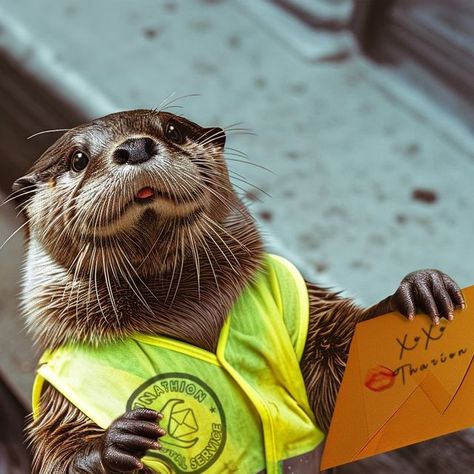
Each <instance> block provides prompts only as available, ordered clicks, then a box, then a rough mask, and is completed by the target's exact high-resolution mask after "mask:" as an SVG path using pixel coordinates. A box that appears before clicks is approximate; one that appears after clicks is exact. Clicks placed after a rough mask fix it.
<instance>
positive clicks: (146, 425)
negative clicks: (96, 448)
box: [101, 408, 166, 473]
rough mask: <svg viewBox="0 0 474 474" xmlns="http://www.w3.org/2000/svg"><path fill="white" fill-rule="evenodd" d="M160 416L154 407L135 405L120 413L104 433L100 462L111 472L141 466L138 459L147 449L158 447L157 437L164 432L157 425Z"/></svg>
mask: <svg viewBox="0 0 474 474" xmlns="http://www.w3.org/2000/svg"><path fill="white" fill-rule="evenodd" d="M161 419H162V415H161V413H158V412H156V411H154V410H147V409H145V408H138V409H136V410H133V411H129V412H127V413H124V414H123V415H122V416H121V417H119V418H117V419H116V420H115V421H114V422H112V424H111V425H110V426H109V427H108V429H107V430H106V432H105V433H104V437H103V443H102V450H101V458H102V464H103V465H104V467H105V468H106V469H107V471H108V472H111V473H118V472H120V473H122V472H133V471H135V470H137V469H142V468H143V463H142V462H141V461H140V458H142V457H143V456H144V455H145V451H146V450H148V449H160V448H161V445H160V443H158V441H157V439H158V438H159V437H161V436H164V435H165V434H166V431H165V430H164V429H163V428H161V427H160V426H158V424H157V423H156V422H157V420H161Z"/></svg>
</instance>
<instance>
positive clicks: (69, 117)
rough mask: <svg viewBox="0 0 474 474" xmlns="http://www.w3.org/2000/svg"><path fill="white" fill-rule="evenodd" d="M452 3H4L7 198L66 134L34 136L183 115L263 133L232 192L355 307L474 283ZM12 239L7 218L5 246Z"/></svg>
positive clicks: (467, 44) (8, 374) (12, 290)
mask: <svg viewBox="0 0 474 474" xmlns="http://www.w3.org/2000/svg"><path fill="white" fill-rule="evenodd" d="M449 5H450V6H449V7H448V6H447V2H444V1H442V0H429V1H427V0H410V1H408V0H386V1H378V2H377V1H376V2H374V1H370V0H356V1H354V2H353V1H351V0H273V1H271V0H227V1H225V0H186V1H183V0H181V1H178V0H174V1H172V0H140V1H137V2H129V1H125V0H115V1H111V0H100V1H79V0H65V1H62V2H57V1H54V0H42V1H40V2H35V1H32V0H29V1H28V0H16V1H15V2H11V1H9V0H0V48H1V50H0V138H1V140H0V141H1V143H0V153H1V155H2V156H1V160H0V170H1V173H0V174H1V176H0V189H1V192H2V193H3V194H4V195H7V194H8V192H9V189H8V188H9V185H10V183H11V181H12V180H13V179H14V178H15V177H19V176H21V173H22V172H23V171H25V170H26V169H27V168H28V167H29V166H30V165H31V163H32V161H33V160H34V159H35V158H37V157H38V156H39V154H40V153H41V151H43V150H44V149H45V148H46V147H47V146H48V144H50V143H52V142H53V141H54V139H55V138H57V136H58V135H55V134H51V135H42V136H40V137H37V138H34V139H32V140H29V141H26V137H27V136H28V135H30V134H33V133H35V132H39V131H41V130H44V129H49V128H64V127H70V126H73V125H76V124H78V123H81V122H82V121H85V120H87V119H89V118H92V117H95V116H98V115H103V114H106V113H110V112H114V111H117V110H122V109H129V108H139V107H147V108H153V107H157V106H159V105H160V104H161V103H162V102H163V101H168V102H169V101H174V102H173V103H172V106H177V107H179V108H176V109H173V108H171V109H170V111H175V112H178V113H182V114H183V115H185V116H186V117H188V118H190V119H192V120H194V121H196V122H198V123H200V124H203V125H208V126H211V125H219V126H225V125H230V124H232V123H235V122H240V123H241V124H242V125H241V126H243V127H247V128H250V129H251V130H253V131H254V132H255V134H256V135H255V136H251V135H231V136H230V137H229V140H228V147H229V148H235V149H238V150H240V151H242V152H245V153H247V154H248V157H249V159H248V162H246V163H243V162H242V161H246V160H244V159H241V158H238V157H236V156H235V155H233V154H232V150H229V154H228V158H229V165H230V167H231V169H233V170H234V171H235V172H236V173H239V175H235V176H236V178H235V180H234V183H235V185H236V188H238V189H239V191H240V192H241V194H242V196H243V198H244V199H245V201H246V202H247V203H248V204H249V205H250V207H251V210H252V212H253V213H254V215H255V217H256V218H257V220H258V221H259V223H260V224H261V226H262V229H263V230H264V231H265V232H266V235H267V239H268V241H269V242H270V245H271V246H272V248H276V249H278V251H280V252H283V253H284V254H286V255H288V256H289V257H290V258H292V259H293V260H295V261H296V262H297V263H298V264H299V266H300V267H301V268H302V269H303V270H304V272H305V273H306V275H307V276H308V277H309V278H311V279H313V280H315V281H316V282H320V283H323V284H331V285H333V286H335V287H337V288H341V289H345V290H346V294H348V295H350V296H354V297H356V298H357V300H358V301H359V302H361V304H372V303H375V302H376V301H378V300H380V299H382V298H384V297H385V296H387V295H388V294H390V293H392V292H393V291H394V290H395V289H396V287H397V285H398V282H399V281H400V279H401V278H402V277H403V276H404V275H405V274H406V273H408V272H410V271H412V270H415V269H418V268H424V267H436V268H440V269H442V270H444V271H445V272H447V273H448V274H450V275H452V276H453V277H454V278H455V279H456V280H457V281H458V283H459V284H460V285H461V286H467V285H470V284H473V283H474V269H473V267H471V264H472V262H473V261H474V258H473V257H474V251H473V249H472V247H471V245H470V244H471V242H470V238H471V236H472V235H473V233H474V222H473V220H472V219H471V218H470V216H471V215H473V211H474V199H473V198H472V191H471V179H473V178H474V154H473V149H474V147H473V145H474V137H473V134H472V129H473V124H474V104H473V95H472V92H473V90H472V88H473V84H474V81H472V77H473V75H472V73H473V71H474V60H473V57H474V54H473V49H474V45H473V43H474V42H473V41H472V39H473V38H472V36H473V34H472V32H473V31H474V27H473V25H474V6H473V5H472V2H470V1H469V0H453V1H452V2H449ZM189 94H199V95H198V96H192V97H186V96H188V95H189ZM233 160H241V161H233ZM262 167H264V168H267V169H269V170H270V171H266V170H264V169H263V168H262ZM240 188H242V189H241V190H240ZM267 193H268V195H269V196H268V195H267ZM20 225H21V220H20V219H18V218H16V217H15V210H14V208H13V206H12V205H11V204H7V205H5V206H3V207H2V208H1V209H0V238H1V241H2V242H3V241H4V240H5V239H6V238H7V237H8V236H9V235H10V234H11V233H12V232H13V231H14V230H15V229H16V228H17V227H18V226H20ZM21 254H22V235H21V232H18V233H17V234H16V235H14V236H13V237H12V238H11V239H10V240H9V242H8V243H7V244H6V245H5V247H4V248H3V249H2V251H1V253H0V265H1V270H0V271H1V274H0V368H1V371H2V372H3V374H4V377H5V378H6V379H7V381H8V384H9V386H10V387H11V389H12V391H13V392H15V393H16V394H17V395H18V396H19V398H20V399H21V400H23V401H24V403H25V404H27V403H28V402H29V393H30V387H31V381H32V375H33V370H34V365H35V354H34V351H33V349H32V348H31V342H30V339H29V338H28V336H27V335H26V334H25V333H24V331H23V329H22V327H23V326H22V321H21V320H20V319H19V317H18V309H17V292H18V280H19V267H20V263H21ZM405 470H406V469H405ZM366 472H368V471H366ZM386 472H395V471H386ZM407 472H412V471H407ZM413 472H415V471H413ZM433 472H434V471H433ZM440 472H441V471H440Z"/></svg>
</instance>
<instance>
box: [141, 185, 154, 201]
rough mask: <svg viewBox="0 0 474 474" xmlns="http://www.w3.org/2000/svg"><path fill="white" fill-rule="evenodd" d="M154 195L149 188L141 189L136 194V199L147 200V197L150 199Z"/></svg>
mask: <svg viewBox="0 0 474 474" xmlns="http://www.w3.org/2000/svg"><path fill="white" fill-rule="evenodd" d="M154 194H155V191H153V189H151V188H143V189H140V191H138V193H137V198H139V199H147V198H149V197H152V196H153V195H154Z"/></svg>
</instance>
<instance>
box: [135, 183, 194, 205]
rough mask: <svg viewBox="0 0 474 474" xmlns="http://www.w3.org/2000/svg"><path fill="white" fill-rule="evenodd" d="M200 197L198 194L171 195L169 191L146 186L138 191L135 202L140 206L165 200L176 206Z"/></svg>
mask: <svg viewBox="0 0 474 474" xmlns="http://www.w3.org/2000/svg"><path fill="white" fill-rule="evenodd" d="M198 197H199V196H198V195H197V193H192V194H189V195H187V196H176V195H174V194H170V193H169V192H167V191H163V190H161V189H156V188H151V187H149V186H146V187H144V188H141V189H140V190H138V191H137V193H136V194H135V197H134V201H135V202H136V203H138V204H147V203H150V202H152V201H154V200H155V199H164V200H166V201H170V202H172V203H174V204H184V203H190V202H193V201H195V200H196V199H197V198H198Z"/></svg>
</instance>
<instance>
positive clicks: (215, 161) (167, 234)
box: [16, 110, 390, 474]
mask: <svg viewBox="0 0 474 474" xmlns="http://www.w3.org/2000/svg"><path fill="white" fill-rule="evenodd" d="M170 117H171V118H172V119H173V120H176V121H177V122H178V123H179V124H181V125H182V126H183V127H185V129H186V130H187V134H188V135H189V137H190V140H189V143H188V142H187V145H186V146H185V147H181V148H180V147H179V146H178V147H173V146H171V144H167V143H166V142H165V140H163V139H162V136H163V126H164V125H163V124H164V123H165V121H166V120H168V119H169V118H170ZM221 132H222V131H220V132H219V129H203V128H201V127H199V126H198V125H196V124H193V123H192V122H189V121H186V120H185V119H181V118H179V117H174V116H171V114H164V113H157V112H154V111H143V110H141V111H131V112H127V113H121V114H115V115H112V116H109V117H105V118H103V119H100V120H98V121H94V122H92V123H91V124H86V125H84V126H81V127H78V128H76V129H74V130H72V131H70V132H67V133H66V134H65V135H64V136H63V137H62V138H61V139H60V140H58V142H57V143H56V144H55V145H53V147H51V148H50V149H49V150H47V151H46V153H45V154H44V155H43V157H41V158H40V160H39V161H38V162H37V164H35V166H34V167H33V168H32V170H31V173H30V174H29V175H28V176H27V177H25V178H23V180H20V182H19V183H17V186H16V193H17V196H20V195H23V196H24V197H26V199H25V200H24V204H23V206H24V210H25V214H26V217H27V219H28V220H29V221H28V222H29V225H28V226H27V236H28V253H27V261H26V265H25V268H26V275H25V281H24V295H25V297H24V299H23V310H24V313H25V315H26V318H27V321H28V326H29V329H30V331H31V332H32V334H33V337H34V340H35V342H36V344H37V345H38V346H39V347H40V348H41V349H46V348H54V347H58V346H60V345H61V344H63V343H65V342H66V341H71V340H72V341H78V342H84V343H89V344H100V343H101V342H104V341H109V340H112V339H115V338H122V337H126V336H127V335H129V334H130V333H132V332H135V331H139V332H143V333H150V334H163V335H167V336H171V337H175V338H177V339H180V340H184V341H187V342H190V343H191V344H194V345H196V346H198V347H201V348H204V349H207V350H209V351H214V350H215V348H216V343H217V339H218V336H219V332H220V330H221V327H222V325H223V322H224V320H225V317H226V315H227V313H228V311H229V309H230V307H231V306H232V304H233V302H234V301H235V300H236V298H237V297H238V296H239V294H240V292H241V290H242V289H243V287H244V286H245V285H246V284H247V283H248V281H249V280H250V279H251V278H252V276H253V275H254V274H255V272H256V271H257V269H258V268H259V266H260V262H261V257H262V244H261V239H260V235H259V232H258V231H257V229H256V226H255V223H254V221H253V219H252V217H251V216H250V214H249V213H248V212H247V210H246V208H245V207H244V206H243V205H242V204H241V202H240V201H239V199H238V198H237V196H236V195H235V194H234V192H233V190H232V187H231V185H230V181H229V180H228V174H227V169H226V167H225V163H224V161H223V152H222V149H223V143H224V138H223V132H222V133H221ZM98 134H99V135H100V137H102V140H96V136H97V135H98ZM137 134H138V135H146V136H153V137H160V146H161V144H162V145H163V147H164V148H165V149H166V153H169V155H170V156H171V157H173V158H176V160H177V161H176V163H178V165H179V163H181V164H180V165H179V166H182V168H181V169H182V173H184V174H185V175H186V173H187V174H188V176H190V174H189V173H191V171H193V172H195V173H198V174H199V173H201V174H200V176H201V177H200V178H199V179H200V180H202V183H204V184H203V185H202V186H201V185H200V186H196V187H195V188H193V189H189V188H187V187H186V186H185V185H184V184H183V183H184V182H183V183H180V182H177V181H176V179H177V178H176V176H173V175H169V176H168V180H167V181H166V180H165V181H164V182H160V183H159V185H160V186H164V187H165V189H166V190H167V191H174V192H175V197H174V199H176V200H178V201H179V200H186V199H187V198H189V197H190V196H191V195H193V196H194V195H195V196H197V198H196V199H197V200H198V201H199V202H200V203H201V208H202V209H201V210H199V212H197V213H196V215H194V214H191V217H190V216H189V215H183V216H178V217H177V218H174V217H170V216H167V217H166V218H162V217H161V216H160V215H159V214H157V213H156V210H153V209H152V210H149V211H146V212H145V213H143V215H142V216H140V217H139V218H138V217H136V216H134V215H133V214H132V215H131V217H130V219H132V220H133V219H134V218H136V219H137V220H136V222H134V223H133V225H131V226H130V228H127V229H120V228H119V229H115V228H114V232H113V235H109V234H108V233H107V232H106V231H104V233H103V235H100V236H99V237H97V236H95V237H91V236H90V235H87V232H88V230H87V229H84V228H83V221H84V220H85V219H84V212H86V211H91V212H92V211H93V210H94V209H101V208H100V207H98V206H99V205H100V202H101V200H104V199H107V195H106V196H105V197H104V195H103V194H102V195H101V194H99V193H98V192H100V190H103V189H104V186H105V185H107V186H111V191H110V192H111V193H112V194H113V189H114V188H113V186H114V185H115V184H114V183H113V182H112V181H110V182H109V181H108V182H107V183H105V182H102V181H101V183H102V184H101V185H100V186H99V190H98V191H97V190H94V189H89V191H87V186H88V185H87V183H88V182H92V183H94V182H95V181H94V180H96V181H97V180H100V179H102V175H104V173H105V171H104V168H101V166H103V165H104V163H105V162H106V159H108V156H109V154H110V146H109V148H107V147H105V148H104V143H106V144H107V143H109V144H110V143H112V144H114V146H116V145H117V144H119V143H120V141H121V140H122V141H123V140H124V139H125V138H127V137H128V136H130V135H132V136H133V135H137ZM78 137H79V138H78ZM81 140H82V142H89V143H91V142H92V143H93V144H94V146H95V147H96V149H95V150H92V151H91V152H90V153H91V154H95V155H97V156H98V157H99V158H97V159H96V162H95V163H93V164H91V165H90V166H89V167H88V168H87V169H86V171H85V173H84V175H83V176H81V177H80V178H79V177H75V176H74V175H71V172H70V171H69V170H68V164H67V159H65V157H67V156H69V155H70V154H71V148H72V146H71V144H72V143H77V142H78V141H79V142H80V141H81ZM94 140H95V141H94ZM183 156H187V157H188V158H189V160H190V162H189V163H188V162H186V160H185V159H184V158H183ZM196 156H198V158H199V159H198V160H195V161H196V162H195V163H193V164H192V166H195V168H190V166H191V164H190V163H191V162H192V161H193V158H194V159H195V158H196ZM180 160H181V161H180ZM178 165H176V166H178ZM168 171H169V170H168ZM165 175H166V173H165ZM64 176H69V178H67V179H65V178H64ZM202 183H201V184H202ZM207 186H209V187H212V193H211V192H209V193H207V194H206V193H205V192H204V191H203V192H202V193H201V191H202V190H203V189H204V190H206V189H208V188H207ZM71 188H72V189H71ZM84 188H86V191H87V192H86V191H84ZM201 188H202V189H201ZM94 191H95V192H94ZM81 192H82V193H85V198H84V199H85V200H84V201H83V202H82V206H86V207H85V208H84V209H85V211H81V210H80V209H81V207H80V206H79V203H81ZM127 192H128V191H127V189H126V187H125V186H124V189H121V190H120V192H119V191H117V192H116V202H115V201H114V202H112V199H111V198H109V201H108V204H107V209H106V211H103V208H102V210H101V211H97V212H96V215H97V217H94V222H93V223H94V225H102V224H104V225H105V228H106V229H107V225H108V220H110V215H111V212H109V209H114V212H115V211H117V212H122V211H123V212H128V211H127V207H126V206H127V202H128V201H130V199H131V197H133V192H136V190H135V191H131V192H129V194H127ZM196 193H197V194H196ZM200 193H201V194H200ZM206 196H207V197H206ZM206 199H207V201H206ZM87 206H88V207H87ZM94 206H97V207H96V208H94ZM170 206H171V204H170ZM124 209H125V210H124ZM179 209H181V208H179ZM185 209H186V208H185ZM113 215H114V214H113V213H112V216H113ZM160 219H162V220H161V221H160ZM157 221H158V222H159V224H157V223H156V222H157ZM51 223H53V225H52V224H51ZM154 226H156V227H154ZM144 229H145V230H144ZM76 235H81V236H82V237H81V238H80V239H79V238H76ZM94 235H95V234H94ZM117 235H119V237H120V238H119V237H117ZM157 236H158V237H160V238H159V239H158V238H157ZM176 242H179V243H180V244H179V245H177V244H176ZM120 246H125V248H126V249H127V255H128V256H129V258H130V260H131V262H129V263H130V268H132V267H134V268H137V274H136V275H133V274H132V273H131V270H129V272H130V273H128V274H127V273H126V272H124V271H123V268H122V265H123V266H125V267H127V268H128V264H126V262H125V261H124V260H123V258H122V259H121V257H118V259H119V262H117V258H114V259H111V255H115V254H116V252H117V251H118V250H114V249H116V248H118V247H120ZM150 248H152V249H153V251H152V252H150V254H149V255H148V250H149V249H150ZM144 253H147V255H146V258H147V264H146V265H144V266H141V262H143V260H144ZM74 255H76V256H78V257H76V258H73V256H74ZM163 256H164V257H163ZM197 257H199V258H197ZM91 262H92V263H91ZM120 262H121V263H120ZM93 263H94V264H95V267H94V266H91V265H92V264H93ZM112 269H113V270H114V271H113V270H112ZM198 274H199V278H197V275H198ZM198 283H199V284H198ZM307 286H308V294H309V299H310V324H309V334H308V338H307V343H306V347H305V351H304V354H303V359H302V361H301V369H302V373H303V376H304V380H305V383H306V387H307V391H308V395H309V400H310V403H311V406H312V408H313V410H314V413H315V415H316V419H317V422H318V424H319V426H320V427H321V428H322V429H323V430H327V428H328V426H329V422H330V419H331V416H332V412H333V408H334V404H335V399H336V394H337V391H338V387H339V385H340V382H341V380H342V375H343V371H344V367H345V363H346V359H347V354H348V349H349V344H350V341H351V338H352V334H353V331H354V328H355V325H356V323H357V322H359V321H361V320H365V319H369V318H371V317H375V316H377V315H379V314H383V313H385V312H387V311H389V309H390V307H389V298H387V299H386V300H384V301H382V302H381V303H379V304H378V305H375V306H374V307H372V308H369V309H362V308H359V307H357V306H356V305H355V304H354V303H353V302H352V301H351V300H348V299H345V298H341V297H339V296H338V295H337V294H336V293H334V292H331V291H330V290H327V289H324V288H319V287H317V286H315V285H313V284H310V283H308V284H307ZM112 295H113V297H112ZM140 295H142V296H140ZM216 296H218V297H216ZM143 299H144V300H146V301H145V304H144V301H143ZM81 315H87V316H82V317H81ZM196 315H199V317H196ZM102 434H103V430H102V429H100V428H99V427H98V426H97V425H95V424H94V423H92V422H91V421H90V420H89V419H88V418H87V417H86V416H85V415H84V414H82V413H81V412H80V411H79V410H78V409H77V408H75V407H74V406H73V405H72V404H70V403H69V401H68V400H66V399H65V398H64V397H63V396H62V395H61V394H60V393H58V392H57V391H56V390H55V389H54V388H53V387H51V386H49V385H46V387H45V388H44V391H43V394H42V397H41V413H40V416H39V417H38V419H37V420H35V421H32V422H31V423H30V426H29V437H30V440H31V442H32V447H33V453H34V462H33V473H34V474H53V473H88V474H96V473H97V474H102V473H104V472H105V471H104V469H103V467H102V466H101V463H100V457H99V452H100V443H101V437H102ZM140 472H146V473H148V472H151V471H149V470H146V469H145V470H142V471H140Z"/></svg>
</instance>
